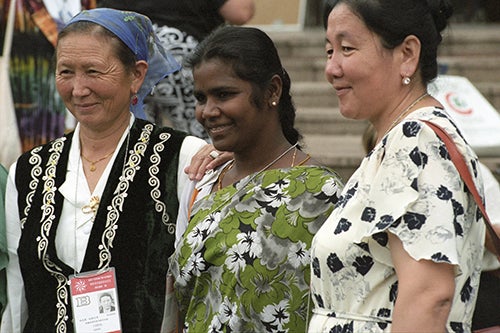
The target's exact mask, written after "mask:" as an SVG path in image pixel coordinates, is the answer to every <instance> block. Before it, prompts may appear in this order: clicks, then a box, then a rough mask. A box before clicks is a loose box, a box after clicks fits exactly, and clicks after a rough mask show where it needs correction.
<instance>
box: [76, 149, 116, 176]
mask: <svg viewBox="0 0 500 333" xmlns="http://www.w3.org/2000/svg"><path fill="white" fill-rule="evenodd" d="M114 152H115V151H114V150H113V151H112V152H111V153H109V154H107V155H106V156H104V157H101V158H100V159H98V160H95V161H92V160H90V159H88V158H87V157H85V155H83V151H82V152H81V155H82V157H83V159H84V160H85V161H87V162H89V163H90V168H89V169H90V171H91V172H94V171H95V169H96V166H95V165H96V163H99V162H101V161H104V160H105V159H107V158H108V157H110V156H111V155H113V153H114Z"/></svg>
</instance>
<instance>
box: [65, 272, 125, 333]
mask: <svg viewBox="0 0 500 333" xmlns="http://www.w3.org/2000/svg"><path fill="white" fill-rule="evenodd" d="M69 283H70V287H71V288H70V293H71V306H72V308H73V325H74V327H75V332H77V333H78V332H79V333H84V332H85V333H90V332H109V333H121V331H122V329H121V321H120V310H119V304H118V291H117V288H116V277H115V270H114V268H109V269H107V270H105V271H104V272H103V271H93V272H86V273H83V274H77V275H72V276H70V279H69Z"/></svg>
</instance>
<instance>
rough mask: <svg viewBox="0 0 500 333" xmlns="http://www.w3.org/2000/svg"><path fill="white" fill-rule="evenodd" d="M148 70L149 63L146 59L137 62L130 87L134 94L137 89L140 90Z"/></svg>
mask: <svg viewBox="0 0 500 333" xmlns="http://www.w3.org/2000/svg"><path fill="white" fill-rule="evenodd" d="M147 71H148V63H147V62H146V61H144V60H139V61H137V62H136V63H135V68H134V70H133V72H132V84H131V87H130V89H131V91H132V93H133V94H135V93H137V91H139V88H141V86H142V83H143V82H144V79H145V77H146V73H147Z"/></svg>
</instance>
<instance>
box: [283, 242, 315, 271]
mask: <svg viewBox="0 0 500 333" xmlns="http://www.w3.org/2000/svg"><path fill="white" fill-rule="evenodd" d="M288 262H289V263H290V264H291V265H292V267H294V268H298V267H301V266H306V265H307V264H308V263H309V262H310V255H309V251H308V250H307V245H306V243H304V242H302V241H298V242H297V243H292V244H291V245H290V248H289V251H288Z"/></svg>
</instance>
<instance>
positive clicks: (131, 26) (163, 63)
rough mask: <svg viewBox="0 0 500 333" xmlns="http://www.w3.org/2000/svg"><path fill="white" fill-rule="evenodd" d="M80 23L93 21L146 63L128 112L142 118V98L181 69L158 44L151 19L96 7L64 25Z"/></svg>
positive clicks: (136, 14)
mask: <svg viewBox="0 0 500 333" xmlns="http://www.w3.org/2000/svg"><path fill="white" fill-rule="evenodd" d="M80 21H87V22H93V23H96V24H98V25H100V26H102V27H104V28H106V29H107V30H109V31H110V32H112V33H113V34H114V35H116V36H117V37H118V38H119V39H120V40H121V41H122V42H124V43H125V45H127V46H128V47H129V49H130V50H131V51H132V52H133V53H134V54H135V56H136V58H137V60H145V61H146V62H147V63H148V71H147V73H146V77H145V79H144V82H143V84H142V86H141V88H140V89H139V91H138V92H137V97H138V102H137V104H136V105H131V111H132V113H134V115H135V116H136V117H138V118H142V119H145V118H146V115H145V113H144V105H143V101H144V98H145V97H146V96H147V95H148V94H149V93H151V92H152V90H153V88H154V86H155V85H156V84H157V83H158V82H159V81H160V80H161V79H163V78H164V77H165V76H167V75H168V74H170V73H173V72H175V71H178V70H179V69H180V68H181V66H180V64H179V63H178V62H177V61H176V60H175V59H174V57H173V56H172V55H171V54H170V53H168V52H167V51H166V50H165V49H164V48H163V46H162V45H161V43H160V40H159V39H158V37H157V36H156V34H155V33H154V31H153V26H152V24H151V20H150V19H149V18H148V17H146V16H144V15H141V14H138V13H135V12H130V11H122V10H116V9H110V8H96V9H91V10H84V11H82V12H80V13H79V14H77V15H76V16H74V17H73V18H72V19H71V20H70V21H69V22H68V24H67V25H66V26H68V25H70V24H72V23H75V22H80Z"/></svg>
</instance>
